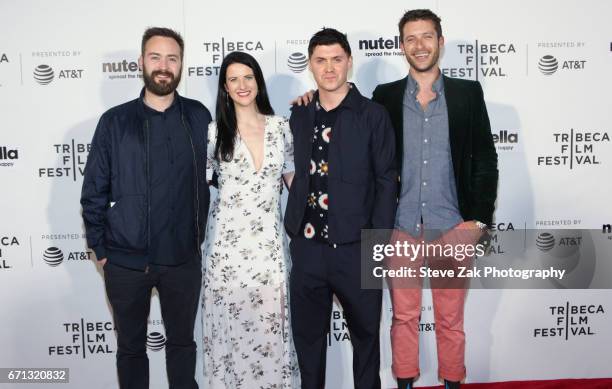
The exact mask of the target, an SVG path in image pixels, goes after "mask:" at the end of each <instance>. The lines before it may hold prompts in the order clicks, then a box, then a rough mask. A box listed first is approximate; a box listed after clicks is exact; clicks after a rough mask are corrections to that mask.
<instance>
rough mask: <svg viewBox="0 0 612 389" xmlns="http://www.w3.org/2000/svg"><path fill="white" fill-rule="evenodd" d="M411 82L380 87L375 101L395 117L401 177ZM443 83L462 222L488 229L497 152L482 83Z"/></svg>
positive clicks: (493, 192) (445, 81)
mask: <svg viewBox="0 0 612 389" xmlns="http://www.w3.org/2000/svg"><path fill="white" fill-rule="evenodd" d="M407 81H408V77H406V78H403V79H401V80H398V81H394V82H390V83H388V84H382V85H379V86H377V87H376V89H375V90H374V93H373V97H372V100H374V101H376V102H378V103H380V104H382V105H384V106H385V108H387V110H388V111H389V114H390V115H391V122H392V123H393V127H394V129H395V135H396V137H395V139H396V145H397V154H396V156H397V161H398V166H399V167H400V176H401V166H402V161H403V155H404V154H403V147H404V136H403V133H404V119H403V115H404V111H403V100H404V91H405V90H406V86H407ZM443 82H444V96H445V97H446V105H447V108H448V127H449V129H448V130H449V139H450V147H451V155H452V161H453V171H454V173H455V183H456V186H457V198H458V202H459V211H460V212H461V217H463V219H464V220H478V221H481V222H483V223H486V224H488V225H490V224H491V222H492V220H493V211H494V210H495V199H496V198H497V180H498V171H497V152H496V150H495V145H494V143H493V136H492V135H491V125H490V123H489V116H488V115H487V107H486V105H485V102H484V98H483V93H482V87H481V86H480V83H479V82H478V81H470V80H462V79H457V78H449V77H446V76H443Z"/></svg>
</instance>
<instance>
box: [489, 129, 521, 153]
mask: <svg viewBox="0 0 612 389" xmlns="http://www.w3.org/2000/svg"><path fill="white" fill-rule="evenodd" d="M518 131H519V130H518V129H510V130H499V131H497V132H494V133H493V142H494V143H495V147H496V149H497V151H516V150H517V149H518V143H519V134H518Z"/></svg>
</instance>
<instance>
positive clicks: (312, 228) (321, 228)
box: [302, 101, 338, 243]
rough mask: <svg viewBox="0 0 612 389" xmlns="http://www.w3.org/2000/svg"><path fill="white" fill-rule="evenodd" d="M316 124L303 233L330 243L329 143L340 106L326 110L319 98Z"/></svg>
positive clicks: (309, 237) (308, 237)
mask: <svg viewBox="0 0 612 389" xmlns="http://www.w3.org/2000/svg"><path fill="white" fill-rule="evenodd" d="M315 103H316V108H315V127H314V131H313V138H312V157H311V160H310V171H309V174H310V184H309V193H308V199H307V203H306V212H305V213H304V223H303V225H302V234H303V236H304V237H305V238H306V239H314V240H316V241H319V242H323V243H328V242H329V225H328V221H327V220H328V219H327V211H328V204H329V197H328V193H329V191H328V189H327V188H328V182H327V179H328V177H329V163H328V161H329V158H328V155H329V142H330V140H331V136H332V128H333V126H334V124H335V122H336V117H337V116H338V107H336V108H334V109H332V110H330V111H326V110H325V109H324V108H323V107H321V105H320V104H319V101H316V102H315Z"/></svg>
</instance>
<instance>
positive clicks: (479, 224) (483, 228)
mask: <svg viewBox="0 0 612 389" xmlns="http://www.w3.org/2000/svg"><path fill="white" fill-rule="evenodd" d="M474 223H476V227H478V228H480V229H481V230H483V231H484V230H486V229H487V225H486V224H484V223H483V222H479V221H478V220H474Z"/></svg>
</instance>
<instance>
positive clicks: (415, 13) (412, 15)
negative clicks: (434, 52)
mask: <svg viewBox="0 0 612 389" xmlns="http://www.w3.org/2000/svg"><path fill="white" fill-rule="evenodd" d="M417 20H429V21H431V22H433V24H434V26H435V28H436V33H438V38H440V37H441V36H442V25H441V24H440V22H441V21H442V19H440V17H439V16H438V15H436V14H435V13H433V12H431V10H429V9H412V10H410V11H407V12H406V13H405V14H404V16H402V18H401V19H400V21H399V24H398V27H399V33H400V40H401V41H404V25H405V24H406V23H408V22H414V21H417Z"/></svg>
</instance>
